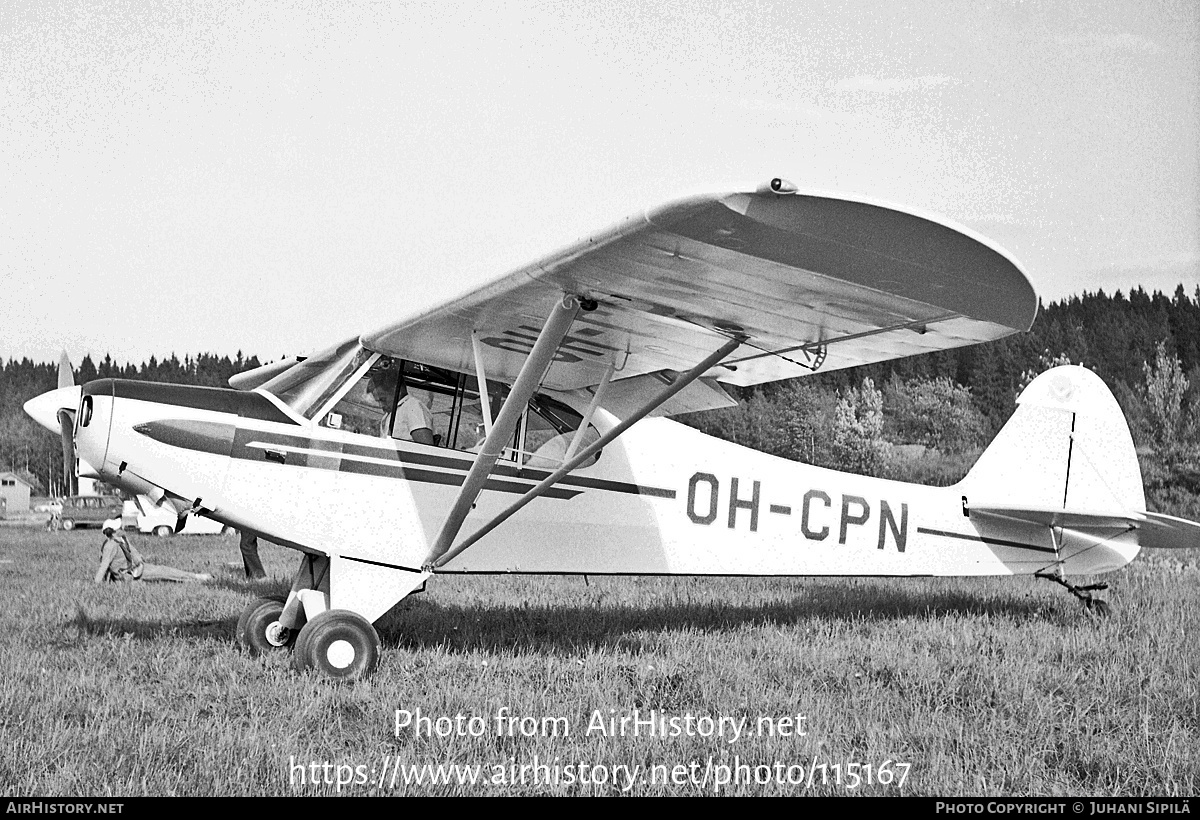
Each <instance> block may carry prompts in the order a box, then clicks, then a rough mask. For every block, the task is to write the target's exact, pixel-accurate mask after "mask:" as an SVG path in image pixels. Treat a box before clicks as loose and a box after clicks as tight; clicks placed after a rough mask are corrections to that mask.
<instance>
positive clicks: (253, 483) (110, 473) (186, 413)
mask: <svg viewBox="0 0 1200 820" xmlns="http://www.w3.org/2000/svg"><path fill="white" fill-rule="evenodd" d="M111 384H112V383H111V382H94V383H92V384H91V385H88V386H87V387H86V388H85V393H86V394H89V395H90V396H91V401H92V407H91V410H90V419H89V420H88V424H87V425H86V426H85V425H82V424H77V428H76V445H77V449H78V452H79V455H80V458H81V460H82V461H83V462H86V463H87V464H89V465H92V467H93V469H94V470H95V473H96V474H97V476H98V477H100V478H102V479H104V480H105V481H109V482H112V483H115V484H118V485H122V486H125V487H127V488H128V489H130V490H133V491H137V492H146V491H147V489H148V488H151V489H152V490H155V491H157V492H158V493H159V494H162V492H163V491H165V493H166V494H167V496H168V497H171V498H175V499H177V500H182V502H183V503H184V504H185V505H186V506H194V507H195V509H197V510H198V511H200V512H203V513H204V514H206V515H209V516H211V517H213V518H216V519H218V520H220V521H222V522H224V523H226V524H230V525H232V526H235V527H239V528H243V529H248V530H252V531H254V532H257V533H260V534H262V535H264V536H265V537H267V538H269V539H271V540H273V541H277V542H279V543H282V544H285V545H288V546H292V547H295V548H298V549H302V550H305V551H309V552H316V553H322V554H325V555H329V556H331V557H334V556H340V557H342V558H348V559H351V560H353V561H356V562H359V563H361V564H363V565H381V566H384V567H392V568H402V569H407V570H417V569H419V568H421V567H422V566H424V565H425V564H426V563H427V558H428V554H429V551H430V547H431V544H432V543H433V541H434V539H435V538H436V536H437V534H438V531H439V528H440V527H441V525H442V523H443V521H444V519H445V516H446V513H447V510H448V509H449V508H450V506H451V504H452V503H453V500H454V498H455V496H456V494H457V492H458V489H459V486H460V485H461V483H462V481H463V477H464V476H465V474H466V472H467V470H468V469H469V468H470V466H471V463H472V461H473V458H474V456H473V455H472V454H471V453H468V452H459V451H454V450H447V449H444V448H439V447H434V446H427V445H422V444H416V443H413V442H408V441H395V440H389V439H379V438H372V437H368V436H363V435H357V434H352V433H347V432H344V431H340V430H332V429H327V428H323V427H318V426H315V425H312V424H308V425H305V424H301V423H297V422H296V421H289V420H287V419H285V418H283V417H282V414H281V415H280V417H279V418H271V417H270V414H269V413H264V414H262V415H263V416H264V417H262V418H255V417H250V416H247V415H244V414H241V413H240V412H238V411H234V410H221V409H213V407H211V406H205V407H200V406H194V405H195V404H196V403H195V402H192V403H191V404H189V403H188V402H183V403H179V404H175V403H167V402H164V401H160V400H149V399H148V398H146V397H143V398H137V397H130V396H121V395H115V396H114V390H113V389H111V388H110V387H109V385H111ZM115 392H116V393H118V394H119V393H120V390H119V389H118V390H116V391H115ZM220 392H221V393H226V392H227V393H234V392H235V391H220ZM242 395H245V394H242ZM209 404H219V402H215V401H214V402H209ZM614 423H615V419H614V418H613V417H612V416H610V415H608V414H606V413H603V412H601V413H599V414H597V417H596V419H595V424H596V426H597V427H598V428H599V429H600V431H601V432H604V430H605V429H607V428H608V427H610V426H611V425H612V424H614ZM135 428H138V429H135ZM546 475H547V471H545V470H535V469H528V468H520V467H518V466H517V465H515V464H511V463H505V462H503V461H502V462H500V464H499V466H498V467H497V471H496V472H494V473H493V474H492V476H491V478H490V479H489V481H488V483H487V485H486V486H485V489H484V490H483V492H482V493H481V494H480V496H479V498H478V500H477V503H476V504H475V507H474V509H473V510H472V512H471V513H470V515H469V516H468V517H467V520H466V522H465V525H464V526H463V528H462V531H461V534H460V536H459V538H460V539H461V538H465V537H467V536H469V535H470V534H471V533H472V532H474V531H475V530H476V529H478V528H479V527H481V526H483V525H484V524H486V523H487V522H488V521H489V520H490V519H491V518H492V517H493V516H495V515H496V514H497V513H499V512H501V511H502V510H503V509H504V508H505V507H507V506H508V505H509V504H511V503H512V502H513V501H515V500H516V499H517V498H519V497H520V495H521V494H522V493H523V492H525V491H527V490H528V489H529V488H531V487H532V486H534V485H535V484H536V483H537V482H538V481H540V480H541V479H542V478H544V477H545V476H546ZM970 490H971V487H970V483H969V481H967V482H963V483H961V484H959V485H956V486H955V487H949V488H935V487H924V486H919V485H912V484H905V483H900V482H895V481H887V480H883V479H875V478H869V477H863V476H856V475H850V474H846V473H840V472H836V471H832V470H826V469H822V468H818V467H812V466H809V465H805V464H800V463H797V462H792V461H788V460H786V459H782V458H777V457H774V456H770V455H766V454H763V453H759V452H756V451H753V450H749V449H747V448H744V447H741V446H738V445H734V444H730V443H728V442H724V441H720V440H717V439H714V438H711V437H709V436H706V435H704V434H702V433H699V432H697V431H695V430H692V429H690V428H688V427H685V426H683V425H680V424H677V423H675V422H672V421H670V420H667V419H647V420H644V421H642V422H639V423H637V424H635V425H634V426H633V427H631V428H630V429H629V430H628V431H627V432H626V433H625V434H624V435H623V436H621V437H620V438H619V439H618V440H617V441H615V442H613V443H611V444H609V445H608V446H607V447H606V448H605V449H604V450H603V451H602V454H601V456H600V458H599V459H598V460H597V461H596V462H594V463H593V464H591V465H590V466H588V467H584V468H580V469H577V470H575V471H574V472H572V473H571V474H570V475H569V476H568V477H567V478H565V479H564V480H563V481H562V482H561V483H559V484H558V485H556V486H555V487H554V488H553V489H552V490H551V491H550V492H549V493H547V494H546V495H545V496H542V497H540V498H537V499H536V500H534V501H533V502H532V503H530V504H529V505H528V506H526V507H525V508H524V509H522V510H521V511H520V512H519V513H517V514H516V515H514V516H513V517H512V518H511V519H509V520H507V521H505V522H504V523H502V524H500V525H499V526H498V527H497V528H496V529H495V530H494V531H492V532H491V533H489V534H488V535H487V536H485V537H484V538H483V539H482V540H481V541H480V542H479V543H478V544H476V545H474V546H472V547H470V548H469V549H467V550H466V551H465V552H463V553H462V554H461V555H459V556H458V557H456V558H455V559H453V560H452V561H450V562H449V563H448V564H447V565H446V566H445V567H444V568H443V570H442V571H444V572H522V573H558V574H574V573H581V574H606V573H611V574H696V575H879V576H914V575H916V576H920V575H934V576H951V575H1007V574H1016V573H1032V572H1036V571H1038V570H1041V569H1045V568H1047V567H1051V566H1053V565H1055V564H1058V565H1061V566H1062V567H1063V568H1064V570H1066V571H1068V572H1071V573H1081V572H1103V571H1108V570H1112V569H1116V568H1118V567H1120V566H1122V565H1124V564H1126V563H1128V561H1130V560H1132V558H1133V557H1134V556H1135V555H1136V553H1137V549H1138V547H1137V543H1136V540H1135V539H1133V538H1132V536H1131V535H1130V534H1129V533H1121V532H1114V533H1110V534H1107V536H1106V537H1104V538H1099V537H1097V536H1095V535H1084V534H1081V533H1072V532H1071V531H1069V530H1068V531H1062V530H1059V531H1057V532H1052V530H1051V528H1049V527H1045V526H1037V525H1033V524H1029V523H1027V522H1015V521H1014V522H992V523H980V522H977V521H975V520H973V519H971V518H968V517H967V515H966V514H965V512H964V508H965V506H966V505H968V504H969V503H970V502H969V497H970ZM1056 541H1057V544H1056Z"/></svg>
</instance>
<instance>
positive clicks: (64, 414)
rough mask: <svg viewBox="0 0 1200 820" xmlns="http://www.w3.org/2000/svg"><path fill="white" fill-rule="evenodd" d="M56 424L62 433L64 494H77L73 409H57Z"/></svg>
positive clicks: (77, 481) (77, 479)
mask: <svg viewBox="0 0 1200 820" xmlns="http://www.w3.org/2000/svg"><path fill="white" fill-rule="evenodd" d="M58 426H59V430H60V433H61V435H62V451H63V487H64V488H65V489H66V492H65V493H64V495H78V494H79V478H78V477H77V476H76V475H75V411H74V410H68V409H66V408H65V407H64V408H62V409H60V410H59V411H58Z"/></svg>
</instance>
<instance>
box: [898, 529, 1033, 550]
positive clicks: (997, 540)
mask: <svg viewBox="0 0 1200 820" xmlns="http://www.w3.org/2000/svg"><path fill="white" fill-rule="evenodd" d="M917 532H919V533H923V534H925V535H940V536H942V537H943V538H958V539H960V540H962V541H981V542H983V543H984V544H993V545H995V546H997V547H1016V548H1017V549H1023V550H1033V551H1034V552H1048V553H1050V554H1051V555H1054V554H1055V551H1054V547H1039V546H1035V545H1033V544H1022V543H1021V542H1019V541H1005V540H1004V539H1002V538H985V537H984V536H982V535H968V534H966V533H962V532H945V531H944V530H931V529H927V528H926V527H917Z"/></svg>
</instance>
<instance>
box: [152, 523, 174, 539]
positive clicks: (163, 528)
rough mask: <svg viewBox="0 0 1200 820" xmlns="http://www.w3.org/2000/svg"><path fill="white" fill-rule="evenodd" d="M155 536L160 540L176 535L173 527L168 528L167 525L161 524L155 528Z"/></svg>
mask: <svg viewBox="0 0 1200 820" xmlns="http://www.w3.org/2000/svg"><path fill="white" fill-rule="evenodd" d="M154 534H155V535H157V536H158V537H159V538H170V537H171V536H172V535H174V534H175V530H174V528H172V527H168V526H167V525H166V524H159V525H158V526H157V527H155V528H154Z"/></svg>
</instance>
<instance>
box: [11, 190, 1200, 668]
mask: <svg viewBox="0 0 1200 820" xmlns="http://www.w3.org/2000/svg"><path fill="white" fill-rule="evenodd" d="M1036 311H1037V299H1036V296H1035V295H1034V292H1033V289H1032V288H1031V287H1030V284H1029V282H1028V281H1027V280H1026V278H1025V275H1024V274H1023V273H1022V271H1021V269H1020V268H1019V266H1018V265H1017V264H1016V263H1015V262H1014V261H1013V260H1012V259H1011V258H1009V257H1008V256H1006V255H1005V253H1003V252H1002V251H1000V250H999V249H997V248H996V247H994V246H993V245H991V244H990V243H989V242H987V241H986V240H984V239H983V238H981V237H979V236H976V235H975V234H973V233H971V232H970V231H967V230H965V229H963V228H959V227H954V226H951V225H948V224H946V223H944V222H941V221H939V220H936V219H933V218H930V217H927V216H918V215H916V214H913V213H907V212H904V211H901V210H898V209H895V208H890V207H883V206H880V205H877V204H872V203H869V202H866V201H860V200H852V199H848V198H841V197H833V196H827V195H815V194H801V193H798V192H797V191H796V189H795V187H794V186H792V185H791V184H789V183H787V182H785V181H783V180H779V179H776V180H773V181H772V182H771V183H770V184H769V185H767V186H764V187H763V188H762V189H760V190H758V191H755V192H753V193H735V194H722V195H713V196H703V197H698V198H693V199H689V200H685V201H681V202H676V203H673V204H670V205H666V206H664V207H662V208H659V209H657V210H653V211H650V212H648V213H646V214H644V215H642V216H639V217H636V218H631V219H629V220H626V221H625V222H622V223H620V224H619V225H617V226H615V227H612V228H610V229H608V230H606V231H603V232H601V233H597V234H595V235H594V236H591V237H590V238H587V239H585V240H582V241H580V242H579V243H577V244H576V245H574V246H573V247H570V248H567V249H566V250H564V251H562V252H560V253H557V254H554V255H552V256H548V257H546V258H544V259H541V260H539V261H537V262H535V263H533V264H531V265H528V266H527V267H524V268H522V269H520V270H517V271H515V272H513V273H510V274H509V275H507V276H505V277H503V278H501V279H498V280H496V281H494V282H492V283H490V284H488V285H486V286H484V287H482V288H479V289H478V290H475V291H473V292H470V293H468V294H466V295H464V296H462V297H459V298H457V299H454V300H452V301H450V302H448V303H446V304H443V305H441V306H439V307H436V308H433V309H431V310H426V311H423V312H420V313H415V314H412V315H407V316H404V317H403V318H401V319H400V320H398V321H397V322H396V323H395V324H392V325H389V326H388V327H385V328H382V329H380V330H376V331H374V332H370V333H366V334H364V335H362V336H361V337H359V338H353V339H348V340H346V341H344V342H342V343H340V344H336V345H334V346H333V347H330V348H329V349H328V350H325V351H323V352H320V353H317V354H316V355H313V356H311V357H308V358H306V359H303V360H293V361H287V362H282V363H276V364H273V365H268V366H266V367H264V368H260V369H258V370H255V371H251V372H248V373H244V374H240V375H238V376H235V377H234V378H233V379H232V380H231V383H232V386H233V387H234V388H237V389H212V388H200V387H182V386H178V385H167V384H148V383H144V382H137V381H124V380H119V379H116V380H114V379H101V380H98V381H93V382H90V383H88V384H86V385H84V386H83V387H82V388H79V387H66V388H61V389H59V390H57V391H52V392H51V393H47V394H45V395H43V396H40V397H38V398H36V399H33V400H31V401H30V402H29V404H28V405H26V407H27V410H28V411H29V413H30V414H31V415H32V416H34V417H35V418H37V419H39V421H41V422H42V423H43V424H44V425H45V426H47V427H49V428H50V429H51V430H54V431H56V432H58V431H59V430H60V427H61V429H62V431H63V436H64V439H67V438H68V437H73V443H72V442H71V441H64V446H67V447H71V446H73V448H74V449H73V452H74V454H75V456H76V457H77V464H78V470H79V473H80V475H85V476H89V477H94V478H98V479H101V480H103V481H106V482H109V483H111V484H115V485H118V486H120V487H122V488H124V489H126V490H128V491H130V492H133V493H144V494H147V495H149V496H151V498H152V499H154V500H155V501H159V500H162V499H165V500H167V501H169V502H170V503H172V504H173V505H174V506H175V508H176V510H177V511H178V513H179V515H180V516H181V519H182V516H184V515H187V514H199V515H205V516H208V517H210V518H214V519H216V520H218V521H221V522H223V523H225V524H229V525H232V526H234V527H238V528H240V529H243V530H249V531H252V532H255V533H258V534H259V535H261V536H264V537H266V538H268V539H270V540H271V541H274V542H276V543H279V544H283V545H286V546H289V547H293V548H295V549H297V550H299V551H301V552H302V553H303V556H302V558H301V561H300V567H299V570H298V571H297V573H296V576H295V580H294V581H293V583H292V588H291V592H290V593H289V595H288V597H287V600H286V601H272V600H259V601H255V602H253V603H252V604H251V605H250V606H249V607H248V608H247V609H246V611H245V612H244V613H243V615H242V617H241V619H240V621H239V624H238V637H239V639H240V640H241V641H242V642H243V643H245V645H246V646H248V647H249V648H250V649H251V651H254V652H266V651H270V650H272V649H275V648H284V647H293V653H294V659H295V663H296V666H297V667H298V668H301V669H306V668H315V669H318V670H320V671H321V672H323V673H325V674H327V675H330V676H333V677H358V676H361V675H364V674H367V673H369V672H371V671H372V670H373V669H374V668H375V666H376V664H377V662H378V659H379V655H380V642H379V638H378V635H377V634H376V631H375V629H374V627H373V626H372V623H373V622H374V621H375V620H377V619H378V618H379V617H380V616H381V615H383V614H384V613H386V612H387V611H388V610H389V609H390V608H391V607H392V606H393V605H395V604H396V603H397V602H398V601H400V600H401V599H403V598H404V597H405V596H407V595H408V594H409V593H411V592H413V591H414V590H417V589H418V588H420V587H422V585H423V584H424V583H425V582H426V580H427V579H428V578H429V577H430V576H431V575H433V574H437V573H506V572H515V573H553V574H596V575H599V574H660V575H666V574H670V575H673V574H679V575H775V576H780V575H785V576H791V575H875V576H882V575H889V576H912V575H942V576H949V575H1009V574H1030V573H1038V574H1043V575H1048V576H1052V577H1054V578H1056V579H1057V580H1059V581H1060V582H1062V583H1064V584H1066V585H1067V586H1069V587H1071V585H1070V584H1069V582H1066V581H1065V576H1066V575H1067V574H1073V573H1100V572H1106V571H1109V570H1113V569H1116V568H1118V567H1121V566H1123V565H1125V564H1127V563H1128V562H1129V561H1131V560H1132V559H1133V558H1134V556H1135V555H1136V554H1137V552H1138V550H1139V548H1140V546H1145V545H1149V544H1152V545H1156V546H1172V545H1188V546H1190V545H1192V544H1194V543H1196V541H1197V537H1196V535H1195V533H1196V532H1197V531H1198V529H1200V525H1195V524H1191V523H1190V522H1185V521H1180V520H1178V519H1172V518H1169V517H1167V516H1162V515H1156V514H1152V513H1148V512H1145V511H1144V507H1145V502H1144V497H1143V492H1142V481H1141V473H1140V471H1139V469H1138V462H1137V459H1136V457H1135V455H1134V450H1133V444H1132V442H1131V439H1130V435H1129V431H1128V427H1127V426H1126V424H1125V420H1124V418H1123V416H1122V414H1121V412H1120V410H1119V409H1118V407H1117V404H1116V402H1115V401H1114V400H1113V398H1112V396H1111V394H1110V393H1109V392H1108V390H1107V389H1106V388H1105V386H1104V385H1103V384H1102V383H1101V381H1100V379H1099V378H1097V377H1096V376H1095V375H1094V374H1092V373H1091V372H1089V371H1087V370H1084V369H1082V368H1079V367H1061V368H1057V369H1054V370H1051V371H1049V372H1047V373H1045V374H1043V375H1041V376H1040V377H1038V378H1037V379H1036V380H1035V381H1034V382H1033V383H1032V384H1031V385H1030V386H1029V388H1028V389H1027V390H1026V391H1025V392H1024V394H1023V395H1022V396H1021V400H1020V405H1019V407H1018V409H1017V411H1016V413H1015V414H1014V415H1013V417H1012V419H1011V420H1010V421H1009V422H1008V424H1007V426H1005V427H1004V429H1003V430H1002V431H1001V432H1000V434H999V436H998V438H997V439H996V441H995V442H994V443H993V444H992V445H991V446H990V447H989V448H988V449H987V450H986V452H985V453H984V454H983V456H982V457H981V458H980V460H979V462H978V464H976V466H975V467H974V468H973V469H972V470H971V472H970V474H969V475H968V476H967V477H966V478H965V479H963V481H962V482H961V483H959V484H958V485H956V486H954V487H948V488H934V487H924V486H916V485H910V484H903V483H898V482H894V481H885V480H881V479H874V478H866V477H862V476H855V475H847V474H843V473H838V472H834V471H831V470H825V469H820V468H817V467H812V466H809V465H806V464H800V463H795V462H791V461H787V460H785V459H781V458H776V457H773V456H769V455H765V454H762V453H758V452H754V451H751V450H748V449H746V448H743V447H739V446H736V445H733V444H729V443H726V442H723V441H718V440H715V439H713V438H710V437H708V436H705V435H703V434H701V433H699V432H697V431H695V430H692V429H690V428H687V427H684V426H682V425H680V424H677V423H675V422H672V421H670V420H668V419H666V418H661V417H659V418H655V417H654V416H665V415H670V414H672V413H678V412H684V411H695V410H703V409H709V408H715V407H723V406H730V405H732V404H733V403H734V402H733V401H732V400H731V399H730V398H729V396H728V395H727V394H726V393H725V391H724V390H723V389H722V385H738V386H743V385H754V384H760V383H763V382H769V381H773V380H777V379H786V378H792V377H796V376H802V375H805V374H808V373H812V372H816V371H822V370H833V369H836V368H843V367H851V366H854V365H860V364H866V363H869V362H878V361H883V360H885V359H891V358H896V357H900V356H910V355H914V354H918V353H925V352H929V351H935V350H945V349H948V348H954V347H959V346H962V345H969V344H975V343H977V342H983V341H987V340H990V339H998V338H1000V337H1003V336H1006V335H1008V334H1010V333H1014V332H1017V331H1023V330H1027V329H1028V328H1029V327H1030V325H1031V324H1032V322H1033V319H1034V315H1035V313H1036ZM414 398H415V399H418V400H419V401H420V402H421V403H422V404H423V405H424V407H425V409H427V410H428V416H427V417H426V420H425V421H423V422H420V423H418V425H417V426H416V428H415V429H416V432H412V433H410V432H407V431H408V430H409V429H410V427H411V425H409V424H405V423H403V422H401V421H397V420H396V419H397V417H401V418H402V419H403V418H405V417H407V416H409V415H410V414H411V413H412V412H417V413H418V414H419V413H420V411H412V408H411V406H409V407H408V408H407V409H406V407H405V405H411V403H412V401H413V399H414ZM398 405H400V406H399V407H398ZM60 411H63V412H65V413H67V414H68V415H69V414H70V413H74V419H73V422H72V421H71V420H70V419H69V418H68V417H67V416H63V419H64V420H65V421H66V423H65V424H60V415H61V413H60ZM411 439H415V440H411ZM1071 588H1072V590H1073V591H1075V592H1076V593H1077V594H1078V595H1079V596H1080V597H1081V598H1086V599H1089V600H1090V593H1089V592H1088V589H1090V588H1077V587H1071Z"/></svg>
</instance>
